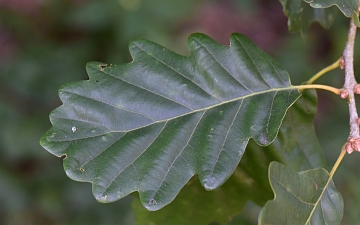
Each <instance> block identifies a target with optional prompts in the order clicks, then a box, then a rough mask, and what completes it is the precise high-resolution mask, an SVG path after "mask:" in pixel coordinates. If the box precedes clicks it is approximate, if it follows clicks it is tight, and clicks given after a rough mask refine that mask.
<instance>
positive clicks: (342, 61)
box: [339, 57, 345, 70]
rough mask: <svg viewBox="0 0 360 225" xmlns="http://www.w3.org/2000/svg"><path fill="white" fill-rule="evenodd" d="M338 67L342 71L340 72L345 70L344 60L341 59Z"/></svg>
mask: <svg viewBox="0 0 360 225" xmlns="http://www.w3.org/2000/svg"><path fill="white" fill-rule="evenodd" d="M339 66H340V69H342V70H343V69H344V68H345V60H344V57H341V59H340V64H339Z"/></svg>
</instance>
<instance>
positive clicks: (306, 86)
mask: <svg viewBox="0 0 360 225" xmlns="http://www.w3.org/2000/svg"><path fill="white" fill-rule="evenodd" d="M295 87H296V88H298V89H299V90H304V89H322V90H327V91H330V92H332V93H334V94H336V95H340V93H341V91H342V90H341V89H339V88H335V87H332V86H327V85H322V84H303V85H298V86H295Z"/></svg>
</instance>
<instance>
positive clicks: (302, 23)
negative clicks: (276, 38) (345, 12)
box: [280, 0, 337, 37]
mask: <svg viewBox="0 0 360 225" xmlns="http://www.w3.org/2000/svg"><path fill="white" fill-rule="evenodd" d="M280 2H281V4H282V6H283V11H284V14H285V15H286V16H287V17H288V29H289V31H290V32H291V33H296V32H301V34H302V35H303V36H305V37H306V36H307V30H308V29H309V27H310V25H311V24H312V23H313V22H319V23H320V24H321V26H323V27H324V28H326V29H328V28H330V27H331V25H332V24H333V22H334V20H335V17H336V13H337V12H336V9H334V8H327V9H323V8H313V7H310V5H309V4H307V3H305V2H304V1H301V0H280Z"/></svg>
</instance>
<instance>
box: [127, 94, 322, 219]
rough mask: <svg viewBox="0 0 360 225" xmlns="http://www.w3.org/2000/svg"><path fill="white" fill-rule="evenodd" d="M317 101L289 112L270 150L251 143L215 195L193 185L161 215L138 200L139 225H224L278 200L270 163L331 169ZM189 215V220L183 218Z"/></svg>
mask: <svg viewBox="0 0 360 225" xmlns="http://www.w3.org/2000/svg"><path fill="white" fill-rule="evenodd" d="M316 100H317V98H316V92H315V91H314V90H307V91H303V93H302V96H301V97H300V98H299V99H298V100H297V101H296V102H295V104H294V105H293V106H292V107H291V108H290V109H289V110H288V111H287V113H286V116H285V118H284V120H283V123H282V124H281V127H280V131H279V134H278V136H277V137H276V139H275V141H274V142H273V143H272V144H271V145H269V146H266V147H261V146H258V145H257V144H256V143H255V142H254V141H250V142H249V144H248V146H247V147H246V151H245V153H244V155H243V157H242V159H241V161H240V164H239V166H238V167H237V168H236V170H235V172H234V174H233V175H232V176H231V177H230V178H229V180H228V181H226V182H225V184H224V185H222V186H221V187H219V188H217V189H215V190H214V191H212V192H207V191H205V190H204V189H203V188H202V187H201V186H200V185H199V183H198V182H197V179H193V180H191V181H190V182H189V183H188V184H187V185H185V187H184V188H183V189H182V190H181V191H180V193H179V195H178V196H177V197H176V198H175V200H174V201H173V202H172V203H171V204H169V205H168V206H166V207H164V208H163V209H162V210H160V211H158V212H149V211H147V210H146V209H145V208H144V207H142V205H141V204H140V201H138V200H136V201H135V202H134V203H133V208H134V210H135V216H136V221H137V224H138V225H148V224H152V225H166V224H171V225H182V224H196V225H207V224H209V223H210V222H217V223H219V224H225V223H226V222H228V220H229V218H233V217H234V216H236V215H238V214H240V213H241V212H242V210H243V208H244V205H245V203H246V202H247V201H249V200H251V201H253V202H255V203H256V204H258V205H261V206H262V205H264V204H265V203H266V202H267V201H268V200H270V199H272V198H273V197H274V196H273V192H272V190H271V187H270V183H269V179H268V167H269V164H270V162H272V161H279V162H282V163H283V164H285V165H287V166H289V167H291V168H292V169H294V170H306V169H313V168H317V167H326V161H325V157H324V154H323V151H322V149H321V147H320V144H319V142H318V140H317V138H316V134H315V130H314V125H313V120H314V117H315V113H316V106H317V101H316ZM185 210H186V212H187V213H186V214H184V213H181V212H184V211H185ZM243 223H244V222H243ZM243 223H241V224H243ZM234 224H235V222H234ZM237 224H239V223H237Z"/></svg>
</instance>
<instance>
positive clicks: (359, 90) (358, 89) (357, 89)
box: [354, 84, 360, 95]
mask: <svg viewBox="0 0 360 225" xmlns="http://www.w3.org/2000/svg"><path fill="white" fill-rule="evenodd" d="M354 93H355V94H358V95H359V94H360V84H356V85H355V86H354Z"/></svg>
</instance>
